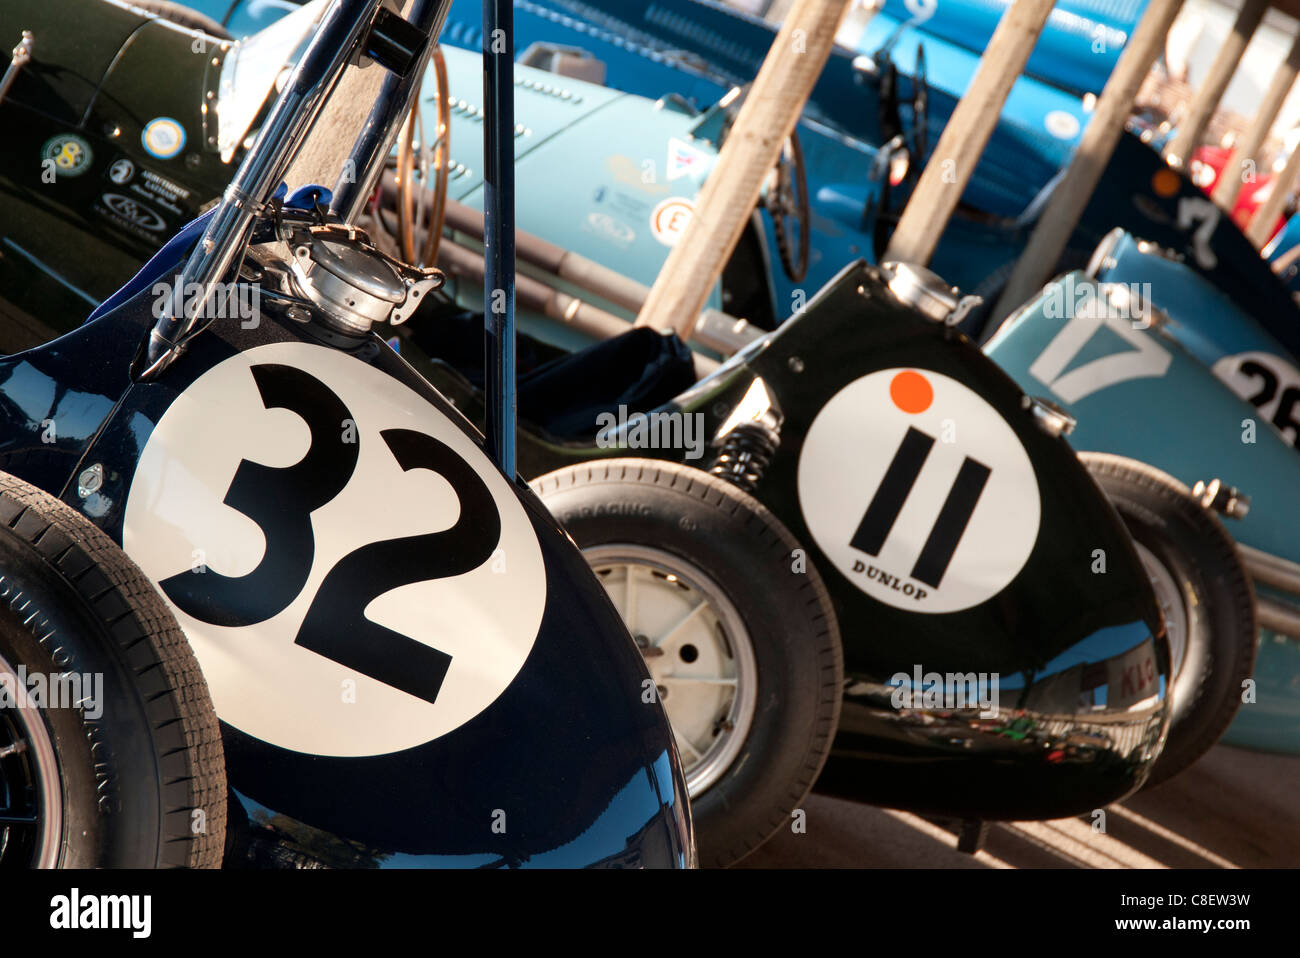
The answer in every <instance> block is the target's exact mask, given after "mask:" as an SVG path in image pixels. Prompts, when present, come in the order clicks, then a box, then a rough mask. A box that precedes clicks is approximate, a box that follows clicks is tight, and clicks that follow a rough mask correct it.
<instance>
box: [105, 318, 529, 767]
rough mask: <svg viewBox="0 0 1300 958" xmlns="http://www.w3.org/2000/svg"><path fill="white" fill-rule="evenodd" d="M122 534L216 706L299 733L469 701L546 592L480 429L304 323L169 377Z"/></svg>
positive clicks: (375, 736) (310, 734)
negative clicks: (317, 341)
mask: <svg viewBox="0 0 1300 958" xmlns="http://www.w3.org/2000/svg"><path fill="white" fill-rule="evenodd" d="M123 543H124V546H125V548H126V551H127V553H128V554H129V555H130V556H131V557H132V558H133V559H134V560H135V561H136V562H137V563H138V564H139V565H140V567H141V568H142V569H143V570H144V572H145V573H146V574H147V575H148V576H149V577H150V578H151V579H153V580H154V581H155V582H156V583H157V584H158V586H159V588H160V590H161V591H162V592H163V594H164V595H165V596H166V597H167V600H168V602H169V604H170V605H171V606H172V609H173V611H174V612H175V613H176V616H177V619H178V620H179V622H180V625H181V627H182V628H183V629H184V631H185V633H186V636H187V637H188V638H189V640H190V643H191V645H192V646H193V647H194V651H195V654H196V656H197V658H198V660H199V664H200V665H201V666H202V668H203V673H204V676H205V677H206V679H207V681H208V686H209V688H210V689H211V692H212V699H213V703H214V705H215V706H216V711H217V715H218V716H219V717H220V718H221V719H222V720H223V721H225V722H227V723H229V724H230V725H233V726H234V727H235V728H238V729H240V730H241V731H243V732H245V733H247V734H249V735H251V736H253V737H254V738H258V739H261V740H263V741H265V742H269V743H271V744H272V745H276V746H279V747H281V748H286V749H292V750H294V751H298V752H305V753H309V754H315V755H330V756H366V755H380V754H386V753H389V752H395V751H398V750H401V749H407V748H412V747H414V746H417V745H421V744H423V743H425V742H428V741H431V740H433V739H436V738H439V737H440V736H443V735H446V734H447V733H449V732H452V731H454V730H455V729H457V728H459V727H460V726H461V725H463V724H465V723H466V722H468V721H470V720H471V719H472V718H474V717H475V716H476V715H478V714H479V713H480V712H482V711H483V710H484V709H486V708H487V707H488V706H489V705H491V704H492V702H493V701H495V700H496V699H497V697H498V696H500V695H501V693H502V692H504V691H505V689H506V688H507V687H508V686H509V685H510V684H511V682H512V681H513V680H514V678H515V676H516V675H517V674H518V672H519V670H520V669H521V668H522V667H523V664H524V661H525V659H527V657H528V654H529V653H530V652H531V650H532V647H533V643H534V642H535V641H536V638H537V633H538V629H539V627H540V625H541V620H542V614H543V610H544V607H545V605H546V569H545V565H544V560H543V558H542V553H541V546H540V544H539V542H538V540H537V535H536V532H535V530H534V529H533V526H532V523H531V522H530V520H529V518H528V516H527V514H526V512H525V511H524V508H523V506H522V504H521V503H520V501H519V499H518V498H517V497H516V495H515V493H514V491H513V489H512V487H511V485H510V484H509V483H508V482H507V481H506V479H505V478H504V477H503V476H502V475H501V474H500V473H499V472H498V470H497V469H496V468H495V467H494V466H493V465H492V464H491V462H490V461H489V460H488V458H487V456H486V455H485V454H484V452H483V451H482V449H480V448H479V446H478V445H477V444H475V443H474V442H473V441H472V440H471V439H470V438H469V437H467V436H466V435H465V434H464V433H463V432H462V431H461V430H460V429H459V428H458V427H457V426H456V425H455V424H454V423H453V422H451V421H450V420H449V419H448V418H447V417H446V416H444V415H443V414H442V413H441V412H440V411H439V410H438V409H437V408H436V407H434V406H433V405H432V404H431V403H429V402H428V401H427V400H425V399H423V398H422V397H421V396H419V395H418V394H417V393H415V392H414V391H412V390H411V389H409V388H408V387H407V386H405V385H403V384H402V383H400V382H398V381H397V380H395V379H393V378H391V377H390V376H388V375H386V374H385V373H383V372H380V371H379V370H377V369H374V368H373V367H371V366H369V365H367V364H365V363H363V362H360V361H358V360H356V359H354V358H352V357H349V356H347V355H346V354H343V353H340V352H336V351H334V350H330V349H326V348H324V347H320V346H314V345H310V344H306V343H276V344H271V345H266V346H260V347H257V348H255V349H252V350H249V351H247V352H244V353H240V354H238V355H236V356H233V357H231V358H230V359H227V360H225V361H224V362H222V363H220V364H219V365H217V366H214V367H213V368H212V369H210V370H208V371H207V372H206V373H204V374H203V375H202V376H200V377H199V378H198V379H197V380H195V382H194V383H193V384H192V385H190V386H189V387H188V388H187V389H186V390H185V391H184V392H182V393H181V394H180V395H179V396H178V397H177V398H176V400H175V401H174V402H173V403H172V405H171V406H170V407H169V408H168V410H167V412H166V413H165V414H164V415H163V417H162V419H161V421H160V422H159V423H158V425H157V427H156V428H155V429H154V430H153V432H152V433H151V434H150V436H149V439H148V442H147V443H146V445H145V448H144V452H143V454H142V456H141V457H140V462H139V464H138V467H137V469H136V474H135V477H134V479H133V480H132V484H131V489H130V493H129V497H128V500H127V505H126V519H125V528H124V531H123Z"/></svg>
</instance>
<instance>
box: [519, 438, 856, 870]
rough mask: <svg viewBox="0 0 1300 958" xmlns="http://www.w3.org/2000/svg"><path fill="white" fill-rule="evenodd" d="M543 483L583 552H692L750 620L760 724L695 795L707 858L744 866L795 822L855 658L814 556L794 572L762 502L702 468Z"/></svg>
mask: <svg viewBox="0 0 1300 958" xmlns="http://www.w3.org/2000/svg"><path fill="white" fill-rule="evenodd" d="M532 485H533V488H534V490H535V491H536V492H537V494H538V495H539V496H540V497H541V498H542V501H543V502H545V503H546V505H547V507H548V508H549V509H550V510H551V511H552V512H553V513H554V514H555V516H556V517H557V518H558V519H559V520H560V522H561V523H562V524H563V525H564V527H565V528H566V529H567V530H568V532H569V534H570V535H572V536H573V538H574V539H575V540H576V541H577V543H578V545H579V546H580V547H582V548H583V549H584V551H586V550H590V549H592V548H593V547H596V546H611V545H614V546H622V545H625V544H633V545H638V546H644V547H650V548H653V549H655V550H657V551H658V553H660V554H661V555H663V556H664V557H665V564H671V563H673V562H681V561H682V560H684V563H685V564H684V566H683V568H685V569H690V568H691V567H693V568H694V569H695V570H704V571H705V573H706V574H707V576H708V577H710V578H711V579H712V585H713V586H714V587H716V588H717V590H719V591H720V592H721V594H722V595H723V596H724V597H725V599H726V600H728V601H729V602H730V604H731V605H732V606H733V607H734V609H735V612H736V613H737V614H738V616H739V618H740V620H741V621H742V623H743V627H744V630H745V631H746V632H747V633H748V637H749V641H750V646H751V648H752V649H753V653H754V661H755V663H756V668H755V670H754V674H755V675H756V677H757V681H756V686H757V688H756V698H755V707H754V713H753V720H752V724H751V725H750V727H749V731H748V734H747V735H745V736H744V739H743V746H742V747H741V749H740V751H739V754H738V755H736V756H735V757H734V758H733V759H732V761H731V762H730V764H729V765H728V766H726V770H725V772H723V773H722V775H721V777H720V778H718V779H717V780H716V781H715V782H713V784H712V785H710V786H709V787H707V788H706V789H705V790H704V791H703V792H702V794H699V795H698V796H692V798H691V807H692V810H693V813H694V816H695V825H696V838H697V843H698V846H699V856H700V863H701V865H704V866H706V867H725V866H727V865H731V864H734V863H735V862H737V861H739V860H740V859H742V858H744V857H745V856H746V855H748V854H749V853H750V852H752V851H753V850H754V849H756V848H758V847H759V846H760V845H761V844H763V842H765V841H766V840H767V839H768V838H770V837H771V836H772V835H773V834H774V833H775V832H776V831H777V830H778V829H780V828H783V827H790V825H791V822H792V813H793V812H794V810H795V809H797V808H799V806H800V803H801V802H802V801H803V800H804V797H805V796H806V795H807V794H808V792H809V790H810V789H811V788H812V785H813V783H814V782H815V781H816V780H817V776H818V774H819V773H820V772H821V768H822V765H823V764H825V761H826V756H827V754H828V753H829V751H830V747H831V742H832V740H833V739H834V736H835V731H836V728H837V726H838V724H839V711H840V696H841V694H842V691H843V682H844V663H843V658H842V653H841V649H840V636H839V627H838V624H837V621H836V618H835V612H834V609H833V607H832V605H831V601H830V597H829V595H828V594H827V592H826V587H825V586H824V585H823V584H822V580H821V577H820V576H819V575H818V574H817V571H816V570H815V569H814V568H813V567H812V566H811V564H808V565H806V566H800V568H804V569H805V571H803V572H796V571H794V570H795V566H796V565H797V561H796V557H795V555H794V553H795V550H796V549H798V548H799V544H798V542H797V541H796V540H795V539H794V537H793V536H792V535H791V534H790V533H789V532H788V531H787V530H786V528H785V527H784V526H783V525H782V524H781V523H780V521H779V520H778V519H777V518H776V516H774V515H772V513H770V512H769V511H768V510H767V509H766V508H765V507H764V506H763V505H762V504H761V503H759V502H758V500H757V499H755V498H754V497H753V496H750V495H748V494H746V493H744V492H742V491H741V490H739V489H737V488H736V487H735V486H732V485H730V484H728V483H725V482H723V481H721V480H719V479H716V478H714V477H713V476H710V475H708V474H707V473H705V472H702V471H701V470H698V469H691V468H688V467H685V466H680V465H676V464H673V463H666V462H654V461H650V460H643V459H611V460H605V461H600V462H593V463H587V464H584V465H581V466H571V467H569V468H566V469H561V470H559V471H557V472H553V473H550V474H548V475H546V476H542V477H541V478H539V479H537V480H535V481H534V482H533V484H532ZM673 568H677V566H673ZM684 575H688V574H686V573H684ZM687 661H689V660H687ZM740 694H741V692H740V690H739V689H738V691H737V695H740Z"/></svg>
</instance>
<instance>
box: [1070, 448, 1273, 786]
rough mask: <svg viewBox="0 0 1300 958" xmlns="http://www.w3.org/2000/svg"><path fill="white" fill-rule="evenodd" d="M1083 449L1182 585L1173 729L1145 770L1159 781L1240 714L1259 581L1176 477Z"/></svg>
mask: <svg viewBox="0 0 1300 958" xmlns="http://www.w3.org/2000/svg"><path fill="white" fill-rule="evenodd" d="M1080 459H1082V460H1083V462H1084V463H1085V464H1086V465H1087V467H1088V471H1089V472H1091V473H1092V476H1093V478H1094V479H1096V480H1097V482H1098V484H1099V485H1100V486H1101V488H1102V490H1103V491H1104V492H1105V493H1106V495H1107V497H1108V498H1109V499H1110V501H1111V504H1112V505H1114V506H1115V509H1116V511H1117V512H1118V513H1119V515H1120V518H1122V519H1123V520H1124V524H1125V525H1126V526H1127V527H1128V531H1129V534H1130V535H1132V537H1133V539H1134V541H1136V542H1137V543H1139V544H1140V545H1141V546H1143V547H1145V548H1146V550H1147V551H1148V552H1149V553H1150V555H1151V556H1153V557H1154V558H1155V560H1156V561H1157V562H1158V563H1160V564H1161V565H1163V566H1164V568H1165V570H1166V571H1167V572H1168V573H1169V574H1170V575H1171V576H1172V578H1173V580H1174V582H1175V583H1177V584H1178V586H1179V588H1180V589H1181V591H1182V605H1183V610H1184V611H1185V614H1186V617H1187V640H1186V651H1185V652H1184V655H1183V661H1182V665H1181V667H1180V668H1179V669H1178V673H1177V674H1176V675H1175V676H1174V678H1173V682H1172V683H1171V692H1170V698H1171V702H1172V705H1173V715H1172V717H1171V720H1170V726H1169V737H1168V739H1167V740H1166V742H1165V748H1164V751H1163V752H1162V753H1161V755H1160V758H1159V759H1158V760H1157V761H1156V764H1155V768H1154V769H1153V770H1152V773H1151V776H1150V777H1149V778H1148V779H1147V785H1148V786H1150V785H1157V784H1159V783H1160V782H1164V781H1167V780H1168V779H1169V778H1172V777H1173V776H1174V775H1177V774H1178V773H1179V772H1181V771H1182V770H1183V769H1185V768H1187V767H1188V766H1190V765H1191V764H1192V763H1194V762H1195V761H1196V760H1197V759H1199V758H1200V757H1201V756H1202V755H1204V754H1205V753H1206V752H1208V751H1209V750H1210V748H1211V747H1212V746H1213V745H1214V744H1215V743H1216V742H1217V741H1218V740H1219V737H1220V736H1222V735H1223V732H1224V730H1225V729H1227V727H1228V725H1229V724H1230V723H1231V722H1232V719H1233V716H1235V715H1236V714H1237V709H1238V708H1239V707H1240V706H1241V695H1242V683H1243V682H1244V681H1245V680H1246V679H1248V678H1250V676H1251V674H1252V673H1253V672H1254V669H1255V649H1256V638H1255V634H1256V622H1255V591H1254V589H1253V588H1252V586H1251V583H1250V577H1249V576H1248V575H1247V574H1246V570H1245V567H1244V565H1243V564H1242V561H1241V556H1240V554H1239V553H1238V552H1237V547H1236V545H1235V543H1234V542H1233V540H1232V537H1231V536H1230V535H1229V534H1228V532H1227V530H1226V529H1225V528H1224V527H1223V523H1222V522H1220V521H1219V518H1218V517H1217V516H1216V515H1214V514H1213V513H1212V512H1210V511H1209V510H1208V509H1206V508H1205V507H1204V506H1202V505H1201V504H1200V503H1199V502H1198V501H1196V499H1194V498H1193V497H1192V495H1191V493H1190V492H1189V491H1188V489H1187V487H1186V486H1184V485H1183V484H1182V483H1180V482H1179V481H1178V480H1177V479H1174V478H1173V477H1172V476H1169V475H1167V474H1166V473H1163V472H1161V471H1160V470H1159V469H1155V468H1153V467H1152V466H1148V465H1146V464H1145V463H1141V462H1137V461H1135V460H1132V459H1126V458H1124V457H1122V456H1112V455H1107V454H1104V453H1080Z"/></svg>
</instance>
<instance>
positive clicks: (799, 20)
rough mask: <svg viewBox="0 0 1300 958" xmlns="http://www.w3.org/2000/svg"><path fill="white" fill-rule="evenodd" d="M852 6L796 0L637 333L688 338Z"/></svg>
mask: <svg viewBox="0 0 1300 958" xmlns="http://www.w3.org/2000/svg"><path fill="white" fill-rule="evenodd" d="M851 4H852V0H797V2H796V3H795V5H794V8H793V9H792V10H791V11H790V13H789V15H788V16H787V17H786V18H785V22H784V23H783V24H782V25H781V29H780V31H778V33H777V35H776V39H775V40H774V41H773V43H772V49H771V50H769V51H768V54H767V57H766V59H764V60H763V66H762V67H761V68H760V69H759V71H758V76H757V77H756V78H755V80H754V84H753V86H752V87H750V90H749V95H748V96H747V97H746V99H745V102H744V104H743V105H742V106H741V108H740V113H739V115H738V116H737V117H736V122H735V124H734V125H733V126H732V128H731V132H730V133H729V134H728V135H727V141H726V142H725V143H724V144H723V146H722V151H721V152H720V153H719V154H718V160H717V163H716V164H715V165H714V167H713V170H712V171H711V172H710V173H709V178H708V180H706V181H705V183H704V188H703V189H702V190H700V194H699V197H698V199H697V200H696V204H695V213H694V215H693V216H692V217H691V219H690V222H689V223H688V224H687V225H686V228H685V229H684V230H683V231H682V234H681V236H680V237H679V238H678V240H677V243H676V245H675V246H674V247H673V248H672V251H671V252H669V254H668V259H667V260H666V261H665V262H664V265H663V268H662V269H660V271H659V275H658V277H657V278H656V279H655V282H654V286H653V287H651V289H650V295H649V296H648V297H647V298H646V301H645V305H644V306H643V307H642V308H641V312H640V314H639V315H638V316H637V320H636V324H637V325H638V326H651V327H653V328H655V329H673V330H676V332H677V333H678V334H679V335H682V336H683V337H685V338H689V336H690V332H691V330H692V328H693V327H694V325H695V319H696V317H697V316H699V315H700V311H701V310H702V309H703V308H704V304H705V302H706V301H707V299H708V297H709V292H710V291H711V290H712V289H713V286H714V284H715V283H716V282H717V280H718V276H719V275H721V273H722V267H723V265H724V264H725V263H726V262H727V259H728V258H729V257H730V256H731V253H732V251H733V250H734V249H735V248H736V243H737V242H739V241H740V234H741V232H742V231H743V230H744V227H745V223H746V221H747V220H748V219H749V215H750V213H751V212H752V211H753V209H754V204H755V203H757V202H758V197H759V193H760V191H761V190H762V187H763V180H764V178H765V177H766V176H767V174H768V172H769V171H770V170H771V169H772V167H773V166H774V165H775V164H776V161H777V158H778V157H779V156H780V155H781V148H782V146H783V145H784V144H785V141H786V138H787V137H788V136H789V135H790V132H791V131H792V130H793V129H794V126H795V123H797V122H798V120H799V114H800V113H802V112H803V107H804V103H805V102H807V100H808V96H809V94H810V93H812V88H813V86H814V84H816V82H817V77H818V76H820V75H821V72H822V69H823V68H824V67H825V66H826V60H827V58H828V57H829V56H830V53H831V48H832V46H833V45H834V42H835V32H836V31H837V30H838V29H839V25H840V21H841V20H842V19H843V17H844V14H845V12H846V11H847V10H848V8H849V6H850V5H851Z"/></svg>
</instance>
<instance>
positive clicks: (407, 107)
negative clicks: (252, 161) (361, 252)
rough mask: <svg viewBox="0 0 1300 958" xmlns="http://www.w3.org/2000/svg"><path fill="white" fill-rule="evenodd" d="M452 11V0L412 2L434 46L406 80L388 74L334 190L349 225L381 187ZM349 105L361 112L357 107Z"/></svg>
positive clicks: (413, 15) (413, 17)
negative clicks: (394, 146)
mask: <svg viewBox="0 0 1300 958" xmlns="http://www.w3.org/2000/svg"><path fill="white" fill-rule="evenodd" d="M450 9H451V0H410V10H409V15H408V17H407V19H408V20H410V22H411V23H412V24H413V25H414V26H416V27H418V28H419V29H420V30H421V31H423V32H424V33H426V34H428V36H429V38H430V40H429V44H428V46H427V47H426V48H425V51H424V54H423V55H422V56H421V57H420V61H419V63H418V64H417V65H416V66H415V67H414V68H413V69H411V70H410V72H408V73H407V75H406V76H405V77H401V76H397V75H396V74H393V73H386V74H385V76H384V80H383V83H382V85H381V88H380V91H379V96H378V97H377V98H376V99H375V101H374V105H373V106H372V107H371V110H370V115H369V117H367V119H366V124H365V126H364V127H363V128H362V130H361V133H360V134H359V135H358V136H357V138H356V141H355V142H354V143H353V145H352V152H351V154H350V155H349V157H348V159H347V160H346V161H345V163H344V166H343V169H342V170H341V171H340V172H339V178H338V181H337V182H336V183H335V186H334V202H333V207H334V212H335V213H337V214H338V215H339V216H340V217H341V218H342V219H343V221H344V222H351V221H353V220H355V219H356V218H357V217H358V216H360V215H361V211H362V209H363V208H364V207H365V204H366V201H367V200H368V199H370V196H371V194H372V193H373V192H374V188H375V183H376V182H377V181H378V179H379V176H380V174H381V173H383V169H384V161H385V160H386V159H387V158H388V152H389V148H390V147H391V146H392V144H393V141H394V140H395V139H396V137H397V133H398V131H399V130H400V129H401V127H402V124H403V123H404V122H406V117H407V115H408V114H409V113H410V112H411V103H412V102H413V101H414V99H415V98H416V97H417V96H419V94H420V85H421V83H422V82H423V81H424V71H425V67H426V65H427V64H428V62H429V56H430V54H431V53H432V51H433V47H434V46H435V45H436V42H437V38H438V35H439V34H440V33H441V32H442V25H443V23H444V22H445V21H446V19H447V12H448V11H449V10H450ZM348 105H350V106H352V108H353V109H355V104H348Z"/></svg>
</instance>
